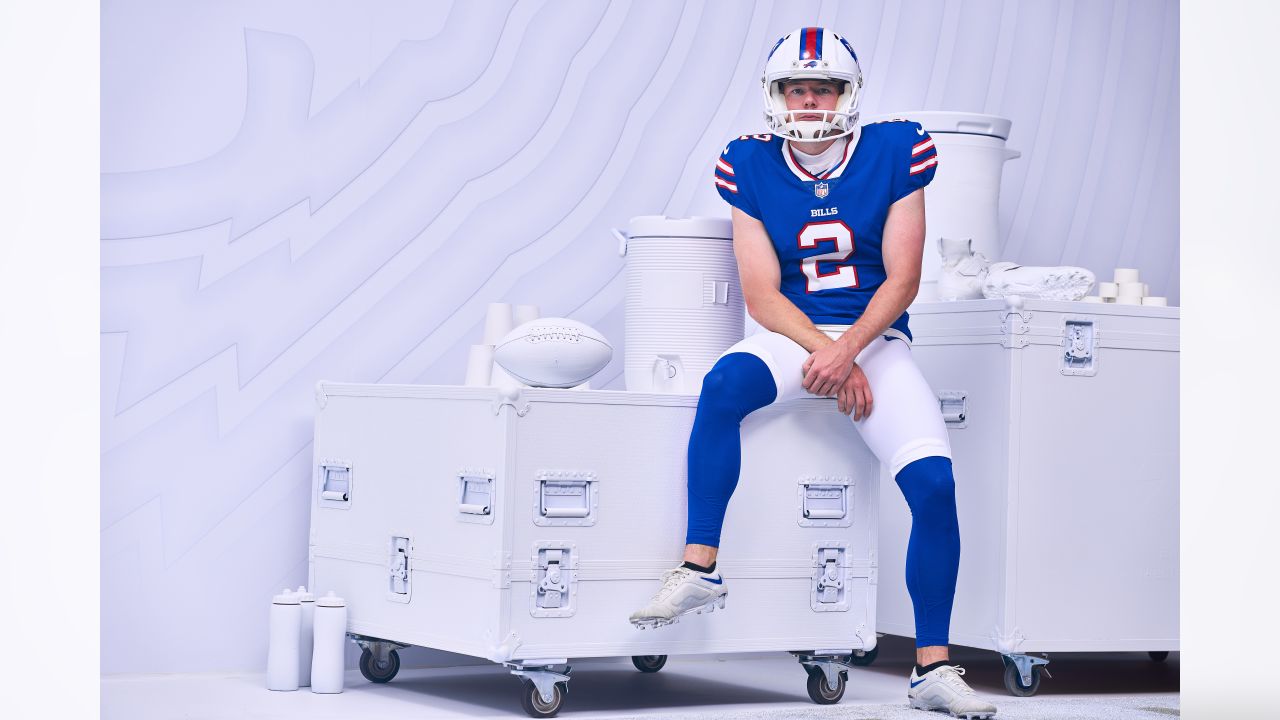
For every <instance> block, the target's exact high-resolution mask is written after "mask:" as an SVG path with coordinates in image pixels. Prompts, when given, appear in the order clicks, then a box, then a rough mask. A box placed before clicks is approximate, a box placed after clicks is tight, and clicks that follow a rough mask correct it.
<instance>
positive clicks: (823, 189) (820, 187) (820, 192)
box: [813, 182, 830, 200]
mask: <svg viewBox="0 0 1280 720" xmlns="http://www.w3.org/2000/svg"><path fill="white" fill-rule="evenodd" d="M828 192H830V189H829V188H828V186H827V184H826V183H824V182H820V183H814V185H813V194H814V195H817V196H818V199H819V200H821V199H822V198H824V197H826V196H827V193H828Z"/></svg>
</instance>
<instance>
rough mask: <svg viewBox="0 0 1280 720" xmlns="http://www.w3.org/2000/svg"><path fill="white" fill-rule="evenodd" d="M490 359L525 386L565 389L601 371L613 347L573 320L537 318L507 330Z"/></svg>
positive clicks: (601, 337) (599, 335) (590, 328)
mask: <svg viewBox="0 0 1280 720" xmlns="http://www.w3.org/2000/svg"><path fill="white" fill-rule="evenodd" d="M493 359H494V360H495V361H496V362H497V363H498V364H499V365H501V366H502V369H503V370H506V371H507V372H508V373H510V375H511V377H513V378H515V379H517V380H519V381H520V382H522V383H524V384H526V385H532V386H533V387H553V388H569V387H574V386H575V385H581V384H582V383H584V382H586V381H587V380H589V379H590V378H591V376H592V375H595V374H596V373H598V372H600V371H601V370H603V369H604V366H605V365H608V364H609V361H610V360H612V359H613V346H612V345H610V344H609V341H608V340H605V338H604V336H603V335H601V334H600V333H598V332H596V330H595V329H594V328H592V327H591V326H589V325H584V324H582V323H580V322H578V321H577V320H570V319H569V318H554V317H553V318H538V319H537V320H530V321H529V322H527V323H524V324H522V325H519V326H518V327H516V328H515V329H514V330H512V331H511V332H509V333H507V335H506V337H504V338H502V340H501V341H499V342H498V344H497V346H496V347H494V349H493Z"/></svg>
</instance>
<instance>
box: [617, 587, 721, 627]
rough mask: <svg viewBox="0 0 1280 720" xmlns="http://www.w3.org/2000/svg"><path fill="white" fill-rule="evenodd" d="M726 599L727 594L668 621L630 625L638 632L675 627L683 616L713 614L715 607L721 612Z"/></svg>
mask: <svg viewBox="0 0 1280 720" xmlns="http://www.w3.org/2000/svg"><path fill="white" fill-rule="evenodd" d="M727 597H729V593H725V594H723V595H721V596H719V597H717V598H716V599H714V600H712V601H711V602H709V603H707V604H705V605H698V606H696V607H691V608H689V609H688V610H685V611H684V612H682V613H680V614H679V615H676V616H675V617H673V618H671V619H670V620H668V619H665V618H653V619H652V620H632V621H631V624H632V625H635V626H636V628H637V629H640V630H645V629H654V628H660V627H662V626H664V625H675V624H676V623H677V622H679V621H680V618H682V617H684V616H685V615H701V614H702V613H704V612H705V613H713V612H715V611H716V608H717V607H718V608H720V609H721V610H723V609H724V599H725V598H727Z"/></svg>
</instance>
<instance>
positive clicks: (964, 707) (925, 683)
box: [907, 665, 996, 720]
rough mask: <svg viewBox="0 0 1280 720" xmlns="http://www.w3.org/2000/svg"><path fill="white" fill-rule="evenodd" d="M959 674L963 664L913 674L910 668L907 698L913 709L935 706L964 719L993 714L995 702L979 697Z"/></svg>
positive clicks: (980, 717)
mask: <svg viewBox="0 0 1280 720" xmlns="http://www.w3.org/2000/svg"><path fill="white" fill-rule="evenodd" d="M961 675H964V668H962V667H960V666H958V665H943V666H942V667H940V668H936V669H934V670H930V671H929V672H927V673H925V674H924V677H920V676H919V675H916V670H915V668H912V669H911V686H910V687H909V688H907V701H908V702H910V703H911V707H913V708H915V709H917V710H939V711H942V712H945V713H949V714H950V715H951V716H952V717H958V718H966V720H980V719H985V718H991V717H995V714H996V706H995V705H992V704H991V703H989V702H987V701H985V700H982V699H980V698H979V697H978V695H977V693H975V692H974V691H973V688H971V687H969V685H968V684H967V683H965V681H964V680H963V679H962V678H961V677H960V676H961Z"/></svg>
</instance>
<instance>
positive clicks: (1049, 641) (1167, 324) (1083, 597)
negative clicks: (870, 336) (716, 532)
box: [879, 298, 1178, 695]
mask: <svg viewBox="0 0 1280 720" xmlns="http://www.w3.org/2000/svg"><path fill="white" fill-rule="evenodd" d="M910 312H911V330H912V334H913V335H914V337H915V342H914V345H913V349H912V354H913V355H914V357H915V360H916V363H917V364H918V365H919V366H920V368H921V370H922V371H923V372H924V375H925V377H926V378H927V379H928V381H929V384H930V385H931V386H932V387H933V389H934V391H935V392H937V393H938V395H939V400H940V402H941V404H942V407H943V414H944V416H946V417H947V425H948V427H949V430H950V438H951V447H952V452H953V460H954V468H955V477H956V502H957V506H958V510H959V516H960V537H961V542H960V547H961V550H960V576H959V581H958V586H957V588H956V598H955V605H954V608H953V612H952V617H951V641H952V642H953V643H954V644H957V645H966V646H970V647H976V648H985V649H990V650H996V651H998V652H1000V653H1001V654H1002V655H1004V656H1005V660H1006V667H1007V668H1011V669H1008V670H1007V672H1006V685H1008V686H1010V687H1009V689H1010V691H1011V692H1013V693H1015V694H1020V695H1025V694H1031V693H1034V692H1035V689H1036V686H1037V685H1038V682H1039V665H1041V664H1043V662H1044V659H1043V658H1034V657H1030V656H1028V655H1027V653H1030V652H1037V653H1044V652H1052V651H1063V652H1067V651H1121V650H1123V651H1147V652H1152V653H1153V657H1160V655H1159V653H1161V652H1166V653H1167V651H1169V650H1176V649H1177V648H1178V309H1177V308H1166V307H1151V306H1133V305H1104V304H1090V303H1084V302H1060V301H1048V300H1030V299H1028V300H1022V299H1020V298H1011V299H1008V300H972V301H960V302H935V303H920V304H917V305H915V306H913V307H912V308H911V309H910ZM880 523H881V530H880V558H881V561H882V562H881V568H882V573H883V574H882V577H881V582H880V584H879V593H880V604H879V607H880V616H879V627H880V630H882V631H883V632H887V633H891V634H894V635H903V636H908V637H914V635H915V632H914V622H913V619H912V610H911V602H910V599H909V597H908V595H907V592H906V589H905V587H904V584H903V574H904V565H905V557H906V546H907V540H908V534H909V530H910V526H911V518H910V513H909V511H908V509H907V507H906V503H905V502H904V501H903V500H902V498H901V497H900V496H899V495H898V494H889V493H886V494H885V495H884V497H882V499H881V501H880ZM1033 666H1035V667H1034V670H1033V669H1032V668H1033Z"/></svg>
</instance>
